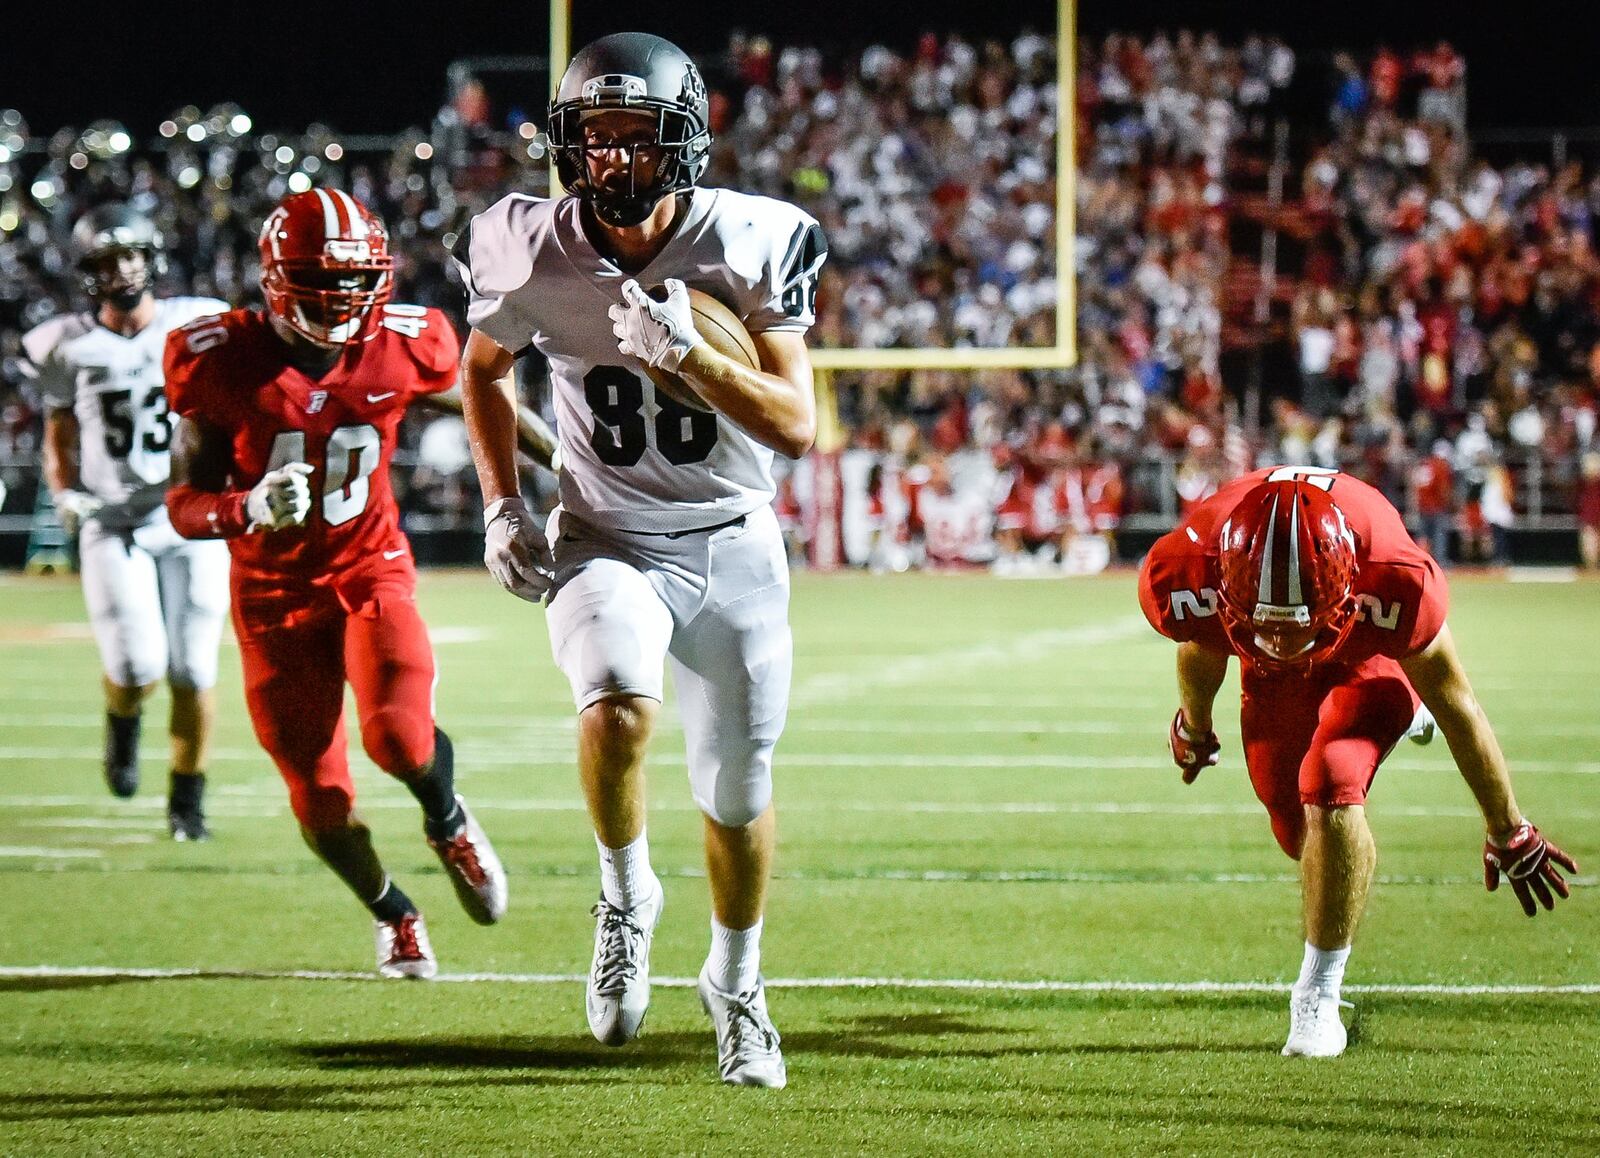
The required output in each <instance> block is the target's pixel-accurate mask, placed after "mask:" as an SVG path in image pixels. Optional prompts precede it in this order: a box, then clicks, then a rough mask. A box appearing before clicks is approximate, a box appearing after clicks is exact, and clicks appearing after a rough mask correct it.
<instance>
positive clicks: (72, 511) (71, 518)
mask: <svg viewBox="0 0 1600 1158" xmlns="http://www.w3.org/2000/svg"><path fill="white" fill-rule="evenodd" d="M50 501H51V502H52V503H54V504H55V508H56V521H57V522H58V523H60V524H61V529H62V530H63V531H65V532H66V533H67V534H68V535H76V534H77V533H78V531H79V529H80V528H81V527H82V526H83V524H84V521H85V520H86V519H92V518H94V516H95V515H97V514H98V513H99V512H100V508H101V507H102V506H104V505H105V504H104V503H102V502H101V501H100V500H99V499H97V498H95V497H94V496H93V495H91V494H86V493H85V492H83V491H74V490H65V491H56V492H55V493H54V494H53V495H51V496H50Z"/></svg>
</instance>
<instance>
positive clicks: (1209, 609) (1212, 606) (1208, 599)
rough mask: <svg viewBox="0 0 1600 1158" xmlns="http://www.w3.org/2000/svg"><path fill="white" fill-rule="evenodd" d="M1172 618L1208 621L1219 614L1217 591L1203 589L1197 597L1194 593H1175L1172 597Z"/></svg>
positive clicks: (1214, 589) (1207, 588)
mask: <svg viewBox="0 0 1600 1158" xmlns="http://www.w3.org/2000/svg"><path fill="white" fill-rule="evenodd" d="M1170 601H1171V604H1172V618H1174V619H1187V618H1189V617H1190V616H1191V615H1192V616H1194V617H1195V618H1196V619H1208V618H1210V617H1211V616H1213V615H1215V614H1216V613H1217V589H1216V588H1215V587H1202V588H1200V594H1199V595H1198V596H1197V595H1195V593H1194V592H1193V591H1174V592H1173V593H1172V595H1171V597H1170Z"/></svg>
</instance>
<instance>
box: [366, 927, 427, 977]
mask: <svg viewBox="0 0 1600 1158" xmlns="http://www.w3.org/2000/svg"><path fill="white" fill-rule="evenodd" d="M372 933H373V938H374V940H375V941H376V942H377V946H378V972H379V973H380V974H381V975H383V976H384V977H414V978H417V979H420V980H423V981H426V980H427V979H428V978H430V977H432V976H433V975H434V974H435V973H437V972H439V961H438V959H437V958H436V957H434V955H433V945H432V944H430V943H429V941H428V926H426V925H425V924H423V923H422V914H421V913H407V914H406V915H405V916H403V917H401V918H400V919H399V920H397V921H373V922H372Z"/></svg>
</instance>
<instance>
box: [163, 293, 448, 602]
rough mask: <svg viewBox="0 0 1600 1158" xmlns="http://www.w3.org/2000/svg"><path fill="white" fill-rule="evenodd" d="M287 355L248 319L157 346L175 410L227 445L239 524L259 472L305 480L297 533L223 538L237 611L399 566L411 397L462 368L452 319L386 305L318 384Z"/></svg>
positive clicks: (265, 325) (229, 318) (442, 385)
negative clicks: (259, 598) (354, 574)
mask: <svg viewBox="0 0 1600 1158" xmlns="http://www.w3.org/2000/svg"><path fill="white" fill-rule="evenodd" d="M287 354H288V349H287V347H286V346H285V345H284V343H283V341H282V340H281V339H280V338H279V337H278V336H277V335H276V334H275V333H274V332H273V330H272V326H271V324H270V323H269V322H268V321H267V319H266V318H265V317H264V316H263V315H262V314H261V313H260V312H259V311H255V310H234V311H233V312H232V313H227V314H223V315H221V316H220V317H216V318H202V319H200V320H199V321H196V322H193V323H191V324H190V325H188V326H185V327H184V328H183V329H181V330H176V331H174V332H173V334H172V336H171V337H170V338H169V339H168V341H167V352H166V372H167V396H168V398H169V400H170V401H171V404H172V409H173V410H175V411H176V412H177V413H179V414H181V415H182V416H183V417H185V418H190V419H193V420H194V421H196V422H199V423H202V424H204V425H206V426H209V427H211V428H213V429H214V430H217V431H220V432H221V433H223V434H225V435H226V436H227V437H228V439H229V441H230V443H231V446H232V457H233V464H232V469H231V478H230V481H229V486H230V488H231V490H232V491H233V493H234V494H236V495H237V496H238V499H237V501H238V504H239V507H240V511H239V512H235V515H237V516H238V517H239V518H242V507H243V501H244V500H243V495H242V492H246V491H249V489H250V488H251V487H253V486H254V485H255V484H256V483H258V482H260V481H261V476H262V475H264V474H266V473H267V472H268V471H270V470H276V469H277V468H278V467H281V466H285V465H287V464H289V463H291V462H304V463H309V464H310V466H311V468H312V473H311V477H310V480H309V481H310V485H311V510H310V512H309V513H308V514H307V516H306V521H305V524H304V526H299V527H287V528H285V529H283V530H279V531H274V532H272V533H271V534H254V535H252V534H238V533H237V530H238V529H240V528H237V527H236V528H235V532H234V534H233V535H232V537H230V538H229V543H228V546H229V549H230V550H231V551H232V552H233V571H234V583H235V588H236V594H237V596H238V599H239V601H240V603H241V604H242V603H244V602H246V601H247V597H248V596H251V595H253V594H258V593H260V592H261V591H286V592H292V591H302V590H303V588H304V587H305V586H306V585H307V584H311V585H315V584H317V583H320V582H322V581H324V580H326V579H328V578H330V577H337V576H339V575H341V574H343V573H346V572H349V571H352V570H357V571H359V570H361V569H362V568H364V567H373V566H379V565H380V560H383V561H391V560H400V559H401V558H402V557H404V558H406V559H409V555H410V552H409V550H408V549H407V545H406V539H405V536H404V535H403V534H401V531H400V515H399V508H398V507H397V506H396V505H395V500H394V491H393V489H392V488H391V486H390V481H389V461H390V459H391V457H392V456H393V455H394V449H395V441H396V432H397V430H398V428H399V426H400V420H401V418H403V417H404V416H405V411H406V407H407V406H409V405H410V404H411V402H412V400H413V399H414V398H416V397H417V396H418V395H421V394H436V393H439V392H440V391H443V390H448V389H449V388H450V387H451V386H452V385H454V384H455V380H456V370H457V367H458V365H459V362H460V354H459V350H458V347H457V345H456V335H455V330H454V329H453V328H452V327H451V325H450V322H449V319H447V318H446V317H445V316H444V315H443V314H442V313H440V312H439V311H438V310H436V309H424V308H423V307H421V306H408V305H394V304H391V305H386V306H383V307H382V312H381V314H380V316H379V318H378V321H377V324H376V325H374V326H373V327H372V331H371V335H370V337H369V338H368V339H367V340H366V341H363V342H356V343H354V344H352V345H350V346H347V347H346V348H345V350H344V353H343V354H342V355H341V356H340V358H339V360H338V361H337V362H335V363H334V365H333V367H332V368H331V369H330V370H328V372H327V373H326V374H324V375H323V376H322V377H321V378H311V377H308V376H307V375H305V374H303V373H301V372H300V371H299V370H297V369H296V368H295V367H293V366H292V365H290V364H289V361H288V358H287ZM179 529H180V530H183V528H182V527H180V528H179ZM184 533H185V534H188V533H190V532H188V531H184ZM222 533H223V535H224V537H227V533H226V532H222ZM405 565H406V566H409V562H407V563H406V564H405Z"/></svg>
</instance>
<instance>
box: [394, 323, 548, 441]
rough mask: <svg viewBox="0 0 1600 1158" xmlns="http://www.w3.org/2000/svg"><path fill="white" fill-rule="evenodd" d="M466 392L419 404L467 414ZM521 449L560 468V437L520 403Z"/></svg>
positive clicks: (453, 390) (428, 397)
mask: <svg viewBox="0 0 1600 1158" xmlns="http://www.w3.org/2000/svg"><path fill="white" fill-rule="evenodd" d="M497 348H498V347H497ZM511 397H512V399H513V400H515V398H516V389H515V379H514V378H513V382H512V393H511ZM463 398H464V391H463V390H462V387H461V385H460V384H459V383H458V384H456V385H455V386H452V387H450V389H448V390H442V391H440V392H439V393H437V394H422V395H419V396H418V397H417V401H418V402H419V403H420V404H422V405H423V406H431V407H433V408H434V409H435V410H442V411H444V412H445V413H446V414H464V413H465V406H464V403H463ZM516 425H517V448H518V449H519V450H521V451H522V453H523V454H525V455H527V456H528V457H529V458H531V459H533V461H534V462H536V463H538V464H539V465H540V466H542V467H545V468H546V469H548V470H555V469H557V467H556V465H555V464H556V434H555V431H553V430H551V429H550V427H549V425H548V424H547V423H546V422H545V420H544V419H543V418H541V417H539V415H538V414H537V413H535V412H534V411H533V410H532V409H531V408H529V407H527V406H524V405H522V404H521V403H520V402H518V403H516Z"/></svg>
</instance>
